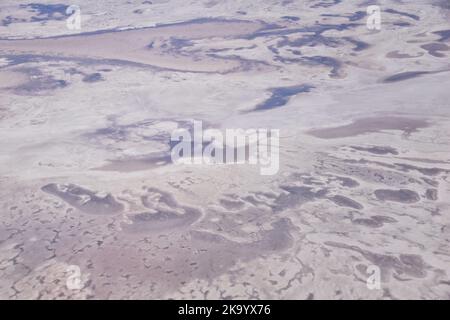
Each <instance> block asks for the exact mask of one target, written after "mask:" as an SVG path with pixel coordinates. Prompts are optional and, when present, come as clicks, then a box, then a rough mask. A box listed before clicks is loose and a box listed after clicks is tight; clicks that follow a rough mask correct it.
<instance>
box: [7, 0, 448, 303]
mask: <svg viewBox="0 0 450 320" xmlns="http://www.w3.org/2000/svg"><path fill="white" fill-rule="evenodd" d="M78 4H79V5H80V8H81V14H82V28H81V30H69V29H67V28H66V22H65V20H66V19H67V16H66V15H65V9H66V6H65V5H61V4H58V3H57V2H52V1H42V2H40V3H39V4H36V3H35V4H29V3H28V2H26V1H3V2H2V4H0V133H1V135H0V136H1V138H0V139H1V140H0V143H1V144H0V145H1V149H0V206H1V208H2V210H1V212H2V215H1V216H0V270H1V271H0V298H2V299H65V298H72V299H149V298H156V299H168V298H193V299H213V298H217V299H229V298H233V299H238V298H241V299H258V298H260V299H449V298H450V287H449V283H450V278H449V277H450V268H449V265H450V245H449V243H450V202H449V199H450V197H449V194H450V182H449V173H450V156H449V155H450V143H449V134H450V126H449V125H450V120H449V116H450V108H449V107H450V105H449V101H450V92H449V90H448V88H450V63H449V61H450V60H449V56H450V44H449V42H450V24H449V21H450V20H449V19H450V8H449V6H448V5H447V2H446V1H432V0H423V1H402V2H399V1H393V0H386V1H377V2H375V3H368V2H367V1H325V0H307V1H275V0H273V1H269V0H259V1H253V2H242V1H231V0H222V1H214V0H210V1H191V2H190V3H189V5H188V4H186V2H185V1H181V0H171V1H167V0H164V1H151V2H149V1H142V2H141V3H132V4H131V3H127V2H126V1H118V0H105V1H101V2H100V1H98V2H95V3H94V2H92V1H79V2H78ZM371 4H375V5H379V6H380V8H381V10H382V11H381V18H382V24H381V29H380V30H369V29H368V28H367V25H366V20H367V14H366V8H367V6H368V5H371ZM193 120H199V121H203V123H204V124H205V126H208V127H210V128H216V129H221V130H225V129H227V128H243V129H250V128H267V129H279V130H280V137H281V138H280V171H279V172H278V173H277V174H276V175H273V176H262V175H260V172H259V170H258V168H256V167H254V166H251V165H217V166H214V165H211V166H206V165H205V166H203V165H200V166H192V165H191V166H189V165H187V166H183V165H174V164H173V163H171V161H170V135H171V133H172V132H173V130H175V129H176V128H177V127H189V126H190V125H191V123H192V121H193ZM373 266H375V267H377V268H379V270H380V276H381V283H380V287H379V289H373V290H371V289H370V288H369V287H368V286H367V280H368V278H369V276H370V274H369V271H368V270H370V268H371V267H373ZM74 267H75V269H73V268H74ZM73 270H76V271H79V274H78V275H77V276H79V278H78V279H79V284H80V286H79V287H77V288H71V287H70V285H69V286H68V285H67V284H68V282H67V281H68V280H70V279H72V276H73V274H72V272H73Z"/></svg>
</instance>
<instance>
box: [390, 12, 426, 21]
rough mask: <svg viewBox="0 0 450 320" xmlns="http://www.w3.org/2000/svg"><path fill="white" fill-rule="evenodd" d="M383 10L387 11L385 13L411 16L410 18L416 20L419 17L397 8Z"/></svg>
mask: <svg viewBox="0 0 450 320" xmlns="http://www.w3.org/2000/svg"><path fill="white" fill-rule="evenodd" d="M384 11H385V12H387V13H392V14H397V15H400V16H404V17H408V18H411V19H413V20H416V21H419V20H420V17H419V16H417V15H415V14H411V13H407V12H402V11H397V10H394V9H386V10H384Z"/></svg>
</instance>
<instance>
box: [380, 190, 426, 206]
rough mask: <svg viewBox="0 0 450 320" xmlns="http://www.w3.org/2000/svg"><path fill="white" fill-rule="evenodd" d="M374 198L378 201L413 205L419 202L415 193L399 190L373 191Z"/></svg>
mask: <svg viewBox="0 0 450 320" xmlns="http://www.w3.org/2000/svg"><path fill="white" fill-rule="evenodd" d="M375 196H376V197H377V199H378V200H382V201H393V202H401V203H415V202H418V201H419V200H420V196H419V194H418V193H417V192H415V191H412V190H408V189H400V190H388V189H379V190H375Z"/></svg>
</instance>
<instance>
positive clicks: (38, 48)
mask: <svg viewBox="0 0 450 320" xmlns="http://www.w3.org/2000/svg"><path fill="white" fill-rule="evenodd" d="M262 26H263V24H262V23H259V22H247V21H235V20H233V21H226V20H218V21H215V20H207V21H193V22H186V23H182V24H174V25H168V26H158V27H152V28H142V29H135V30H125V31H118V30H111V31H104V32H93V33H85V34H79V35H70V36H59V37H52V38H41V39H31V40H0V47H1V48H2V51H5V52H12V53H14V54H20V53H28V54H45V55H47V56H48V55H50V56H52V55H53V56H63V57H77V58H80V57H81V58H96V59H106V60H121V61H129V62H134V63H141V64H147V65H150V66H154V67H158V68H163V69H168V70H178V71H188V72H221V73H223V72H229V71H232V70H235V69H237V68H239V67H240V66H241V64H242V63H241V61H240V60H239V59H237V58H236V59H221V58H218V57H210V56H207V55H198V56H197V55H195V56H194V55H186V54H180V53H179V52H178V50H177V49H179V48H177V47H176V46H175V47H174V48H173V50H170V48H169V49H167V48H159V47H157V46H156V47H154V46H153V43H160V42H164V43H165V42H166V41H168V40H170V39H172V38H175V39H181V40H200V39H206V38H213V37H214V38H229V37H238V36H243V35H246V34H250V33H252V32H255V31H256V30H258V29H260V28H261V27H262ZM168 50H169V51H168Z"/></svg>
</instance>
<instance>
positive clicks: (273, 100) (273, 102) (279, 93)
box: [254, 84, 314, 111]
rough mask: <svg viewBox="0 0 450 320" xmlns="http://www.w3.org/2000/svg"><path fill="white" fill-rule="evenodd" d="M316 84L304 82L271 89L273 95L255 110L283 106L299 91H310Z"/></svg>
mask: <svg viewBox="0 0 450 320" xmlns="http://www.w3.org/2000/svg"><path fill="white" fill-rule="evenodd" d="M313 88H314V86H311V85H308V84H303V85H299V86H292V87H280V88H273V89H270V91H271V92H272V95H271V97H270V98H269V99H267V100H266V101H264V102H263V103H261V104H259V105H258V106H256V107H255V109H254V111H264V110H270V109H275V108H279V107H282V106H284V105H286V104H287V103H288V102H289V100H290V98H291V97H293V96H296V95H297V94H299V93H304V92H310V91H311V89H313Z"/></svg>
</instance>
